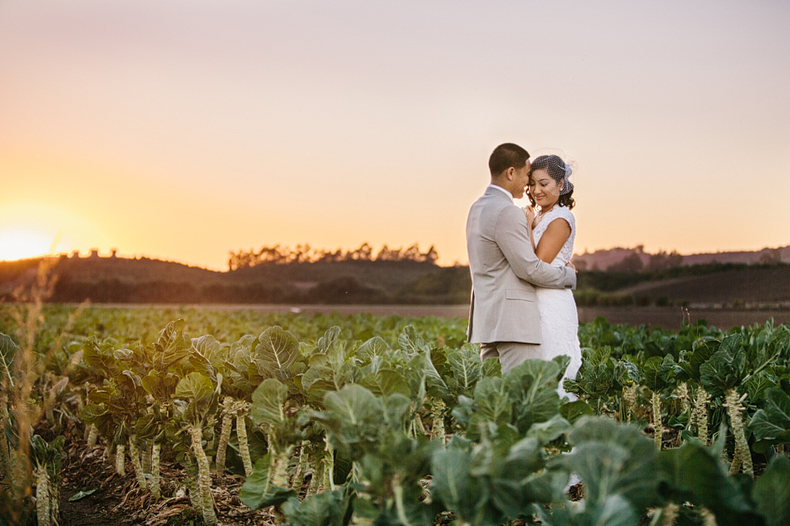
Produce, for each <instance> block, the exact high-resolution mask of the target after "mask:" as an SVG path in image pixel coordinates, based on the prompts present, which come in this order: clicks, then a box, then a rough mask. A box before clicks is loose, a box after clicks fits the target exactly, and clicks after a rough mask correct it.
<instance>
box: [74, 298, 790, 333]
mask: <svg viewBox="0 0 790 526" xmlns="http://www.w3.org/2000/svg"><path fill="white" fill-rule="evenodd" d="M64 305H67V306H70V307H77V306H78V305H79V304H76V303H72V304H64ZM90 307H91V308H95V309H121V310H123V309H132V310H135V309H143V310H144V309H157V310H167V311H171V312H185V311H189V310H192V309H194V310H200V311H208V312H210V311H217V312H233V311H250V312H258V313H281V314H304V315H307V316H310V315H314V314H338V315H340V316H352V315H354V314H370V315H373V316H404V317H410V318H417V317H438V318H458V319H460V320H463V321H466V319H467V318H468V316H469V306H468V305H464V304H462V305H362V304H361V305H345V304H338V305H312V304H292V305H282V304H192V305H172V304H156V303H151V304H148V303H146V304H127V303H118V304H113V303H104V304H92V305H90ZM578 312H579V323H590V322H593V321H594V320H595V319H596V318H599V317H602V318H604V319H606V321H607V322H609V323H611V324H613V325H619V324H626V325H629V326H633V327H637V326H639V325H646V326H649V327H657V328H661V329H668V330H678V329H680V327H681V325H682V324H683V323H692V324H693V323H697V322H698V321H701V320H704V321H705V322H707V324H708V325H709V326H711V327H717V328H720V329H725V330H727V329H730V328H732V327H738V326H750V325H754V324H756V323H758V324H761V323H765V322H766V321H768V320H769V319H773V320H774V322H775V323H776V324H790V309H732V308H701V309H695V308H684V307H677V306H668V307H655V306H647V307H635V306H630V307H578Z"/></svg>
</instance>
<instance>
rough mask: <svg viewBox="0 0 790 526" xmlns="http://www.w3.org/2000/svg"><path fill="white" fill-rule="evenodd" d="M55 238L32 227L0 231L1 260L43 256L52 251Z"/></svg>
mask: <svg viewBox="0 0 790 526" xmlns="http://www.w3.org/2000/svg"><path fill="white" fill-rule="evenodd" d="M53 241H54V240H53V239H52V238H50V237H49V236H47V235H46V234H44V233H42V232H39V231H37V230H34V229H30V228H10V229H6V230H3V231H0V260H4V261H12V260H15V259H27V258H34V257H38V256H43V255H46V254H49V253H51V252H52V247H53V245H54V244H55V243H53Z"/></svg>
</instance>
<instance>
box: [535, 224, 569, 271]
mask: <svg viewBox="0 0 790 526" xmlns="http://www.w3.org/2000/svg"><path fill="white" fill-rule="evenodd" d="M570 235H571V226H570V225H569V224H568V222H567V221H566V220H565V219H563V218H557V219H555V220H554V221H552V222H551V223H549V226H548V227H546V231H545V232H544V233H543V236H541V238H540V243H538V246H537V247H536V248H535V254H536V255H537V256H538V258H540V259H541V260H543V261H545V262H546V263H551V262H552V261H554V258H555V257H557V254H559V253H560V249H562V245H564V244H565V241H567V240H568V237H569V236H570Z"/></svg>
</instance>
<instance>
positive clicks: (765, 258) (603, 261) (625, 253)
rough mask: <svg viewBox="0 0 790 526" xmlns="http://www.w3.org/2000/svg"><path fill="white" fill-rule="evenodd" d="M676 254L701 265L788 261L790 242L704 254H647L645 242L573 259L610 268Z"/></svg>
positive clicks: (582, 266)
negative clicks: (771, 246)
mask: <svg viewBox="0 0 790 526" xmlns="http://www.w3.org/2000/svg"><path fill="white" fill-rule="evenodd" d="M662 255H663V256H671V255H674V256H676V257H677V259H678V260H679V261H678V264H680V265H687V266H690V265H704V264H709V263H743V264H746V265H754V264H760V263H790V246H786V247H779V248H764V249H762V250H756V251H752V252H748V251H740V252H711V253H703V254H689V255H682V254H677V253H673V254H665V253H658V254H650V253H648V252H645V251H644V246H642V245H639V246H636V247H634V248H611V249H607V250H596V251H595V252H589V253H588V252H585V253H584V254H575V255H574V256H573V263H574V265H576V266H577V267H578V268H579V269H580V270H609V269H610V268H611V267H613V266H615V265H618V264H622V263H623V262H625V261H626V260H627V259H629V258H636V259H638V260H639V261H640V262H641V264H642V266H643V268H648V267H649V266H650V263H651V258H652V259H653V261H655V262H658V261H660V260H661V259H662V258H661V256H662Z"/></svg>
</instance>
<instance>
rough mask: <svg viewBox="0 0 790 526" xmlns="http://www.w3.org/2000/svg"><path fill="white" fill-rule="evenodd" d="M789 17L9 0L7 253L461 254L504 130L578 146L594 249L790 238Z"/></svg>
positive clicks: (4, 69)
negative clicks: (298, 250) (365, 248)
mask: <svg viewBox="0 0 790 526" xmlns="http://www.w3.org/2000/svg"><path fill="white" fill-rule="evenodd" d="M789 26H790V2H787V1H785V0H752V1H747V0H744V1H727V0H715V1H696V0H690V1H683V2H680V1H666V0H664V1H660V2H659V1H655V2H652V1H650V2H647V1H634V0H623V1H610V0H604V1H599V2H588V1H581V0H580V1H561V0H560V1H556V0H555V1H544V2H528V1H487V2H471V1H463V0H461V1H459V0H455V1H449V0H448V1H425V0H422V1H411V0H406V1H403V0H401V1H398V2H377V1H372V0H367V1H362V0H359V1H345V0H336V1H300V0H289V1H285V0H277V1H265V0H256V1H252V0H251V1H245V2H239V1H229V0H223V1H219V0H217V1H212V2H209V1H196V0H190V1H169V0H167V1H164V0H156V1H146V0H134V1H125V0H123V1H121V0H113V1H110V2H108V1H107V0H95V1H81V0H73V1H62V0H61V1H57V2H55V1H47V0H36V1H33V2H30V1H23V0H16V1H15V0H0V259H15V258H19V257H29V256H34V255H38V254H40V253H45V252H48V251H49V250H50V248H51V247H53V248H54V250H55V252H71V251H73V250H80V251H82V253H83V254H87V252H88V251H89V250H90V249H91V248H96V249H99V251H100V253H102V254H107V253H109V251H110V249H112V248H117V249H118V253H119V255H122V256H142V255H145V256H149V257H156V258H160V259H168V260H173V261H180V262H185V263H189V264H193V265H200V266H206V267H208V268H213V269H218V270H225V269H227V259H228V252H229V251H231V250H232V251H237V250H240V249H245V250H246V249H250V248H256V249H257V248H260V247H261V246H264V245H266V246H271V245H275V244H281V245H289V246H291V247H294V246H296V245H297V244H303V243H308V244H310V245H311V246H313V247H315V248H327V249H335V248H346V249H347V248H356V247H358V246H359V245H360V244H361V243H363V242H368V243H370V244H371V245H372V246H373V247H374V248H376V249H378V248H379V247H381V246H382V245H384V244H387V245H389V246H390V247H399V246H408V245H412V244H414V243H419V245H420V247H421V248H422V249H423V250H427V249H428V247H429V246H431V245H435V247H436V249H437V250H438V252H439V254H440V256H441V260H440V263H442V264H452V263H454V262H456V261H458V262H461V263H466V247H465V236H464V224H465V221H466V214H467V211H468V209H469V206H470V205H471V203H472V202H473V201H474V200H475V199H476V198H477V197H478V196H479V195H480V194H481V193H482V192H483V191H484V189H485V186H486V184H487V183H488V169H487V160H488V156H489V154H490V152H491V150H492V149H493V148H494V147H495V146H496V145H497V144H499V143H502V142H516V143H518V144H520V145H522V146H524V147H525V148H527V149H528V150H529V151H530V152H531V153H533V155H535V154H540V153H541V152H545V151H557V150H561V151H562V152H563V153H564V154H565V155H566V157H568V158H569V159H570V160H572V161H574V162H575V163H576V164H577V166H578V170H577V173H576V174H574V176H573V178H572V180H573V181H574V183H575V185H576V191H575V194H574V197H575V198H576V200H577V206H576V208H575V209H574V213H575V214H576V222H577V227H578V233H577V236H576V252H577V253H582V252H584V251H585V250H588V251H593V250H596V249H603V248H612V247H615V246H635V245H639V244H643V245H644V246H645V249H646V250H647V251H650V252H655V251H657V250H659V249H664V250H673V249H676V250H678V251H679V252H681V253H693V252H713V251H720V250H756V249H760V248H763V247H766V246H768V247H777V246H785V245H788V244H790V226H788V225H790V206H788V204H787V201H788V196H790V95H789V94H790V31H788V27H789ZM521 204H523V203H521Z"/></svg>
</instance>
